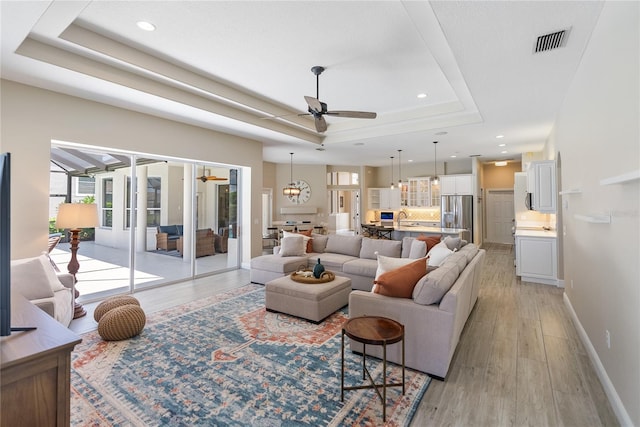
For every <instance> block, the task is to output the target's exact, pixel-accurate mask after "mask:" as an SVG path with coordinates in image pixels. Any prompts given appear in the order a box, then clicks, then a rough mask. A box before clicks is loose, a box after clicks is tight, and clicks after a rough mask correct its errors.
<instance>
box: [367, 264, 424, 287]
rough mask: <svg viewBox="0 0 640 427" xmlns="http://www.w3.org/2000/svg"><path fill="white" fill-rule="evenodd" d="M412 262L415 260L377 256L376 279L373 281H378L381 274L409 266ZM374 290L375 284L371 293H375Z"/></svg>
mask: <svg viewBox="0 0 640 427" xmlns="http://www.w3.org/2000/svg"><path fill="white" fill-rule="evenodd" d="M412 262H415V259H413V258H394V257H390V256H384V255H378V269H377V270H376V277H375V279H373V280H374V281H375V280H378V277H380V275H381V274H382V273H386V272H387V271H391V270H395V269H396V268H400V267H403V266H405V265H407V264H411V263H412ZM375 289H376V284H375V283H374V284H373V287H372V288H371V292H375Z"/></svg>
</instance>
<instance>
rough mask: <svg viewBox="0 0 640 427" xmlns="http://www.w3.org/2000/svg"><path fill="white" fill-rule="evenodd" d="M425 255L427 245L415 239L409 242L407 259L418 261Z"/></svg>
mask: <svg viewBox="0 0 640 427" xmlns="http://www.w3.org/2000/svg"><path fill="white" fill-rule="evenodd" d="M426 255H427V243H426V242H423V241H422V240H418V239H415V240H414V241H413V242H411V249H410V251H409V258H411V259H418V258H423V257H424V256H426Z"/></svg>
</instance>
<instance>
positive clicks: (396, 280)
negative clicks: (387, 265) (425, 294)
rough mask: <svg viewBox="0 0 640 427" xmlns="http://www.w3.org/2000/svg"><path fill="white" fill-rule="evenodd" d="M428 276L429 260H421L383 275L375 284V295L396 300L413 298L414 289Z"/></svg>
mask: <svg viewBox="0 0 640 427" xmlns="http://www.w3.org/2000/svg"><path fill="white" fill-rule="evenodd" d="M425 274H427V260H426V258H420V259H418V260H416V261H414V262H412V263H410V264H407V265H405V266H402V267H400V268H396V269H395V270H391V271H387V272H386V273H382V274H381V275H380V276H379V277H378V279H377V280H375V281H374V282H373V283H375V284H376V285H378V286H376V288H375V290H374V293H376V294H380V295H385V296H388V297H395V298H411V297H412V296H413V288H414V287H415V286H416V283H418V280H420V279H421V278H422V277H423V276H424V275H425Z"/></svg>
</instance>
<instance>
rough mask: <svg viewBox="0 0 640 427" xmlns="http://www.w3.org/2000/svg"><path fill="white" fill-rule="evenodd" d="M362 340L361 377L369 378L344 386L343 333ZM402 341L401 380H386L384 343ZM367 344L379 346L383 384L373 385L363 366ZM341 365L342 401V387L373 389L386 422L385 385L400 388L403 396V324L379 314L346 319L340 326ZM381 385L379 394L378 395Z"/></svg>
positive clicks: (342, 391) (341, 390)
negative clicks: (366, 380) (366, 383)
mask: <svg viewBox="0 0 640 427" xmlns="http://www.w3.org/2000/svg"><path fill="white" fill-rule="evenodd" d="M345 334H346V335H347V336H348V337H349V338H350V339H352V340H354V341H357V342H359V343H362V379H363V380H364V379H365V374H366V376H368V377H369V382H370V383H371V384H368V385H359V386H351V387H345V386H344V336H345ZM400 341H402V383H390V384H389V383H387V345H389V344H395V343H397V342H400ZM367 344H369V345H381V346H382V384H376V382H375V381H374V379H373V377H372V376H371V374H370V373H369V370H368V369H367V366H366V358H367ZM341 351H342V367H341V373H342V377H341V383H340V401H341V402H344V392H345V390H360V389H364V388H373V389H375V390H376V393H378V397H380V400H382V421H383V422H386V421H387V405H386V401H387V387H400V386H401V387H402V394H403V395H404V391H405V389H404V325H402V324H400V323H398V322H396V321H395V320H392V319H388V318H386V317H379V316H363V317H354V318H353V319H349V320H347V321H346V322H345V323H344V325H343V326H342V350H341ZM380 388H382V394H380Z"/></svg>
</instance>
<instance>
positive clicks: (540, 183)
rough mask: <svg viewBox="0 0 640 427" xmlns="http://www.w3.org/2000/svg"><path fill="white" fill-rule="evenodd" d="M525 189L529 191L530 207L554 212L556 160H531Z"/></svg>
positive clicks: (544, 211) (540, 210)
mask: <svg viewBox="0 0 640 427" xmlns="http://www.w3.org/2000/svg"><path fill="white" fill-rule="evenodd" d="M527 191H528V192H529V193H531V209H533V210H534V211H538V212H541V213H553V214H554V213H556V210H557V203H556V200H557V197H556V193H557V191H556V162H555V160H544V161H539V162H531V164H530V165H529V170H528V171H527Z"/></svg>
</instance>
